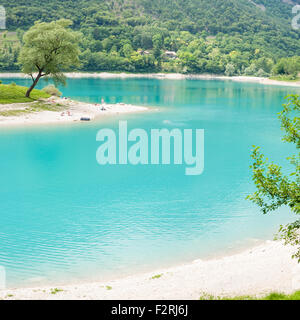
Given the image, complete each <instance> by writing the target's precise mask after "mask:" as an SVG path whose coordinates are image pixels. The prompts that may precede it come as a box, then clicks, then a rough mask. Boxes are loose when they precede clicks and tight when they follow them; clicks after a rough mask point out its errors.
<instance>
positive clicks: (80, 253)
mask: <svg viewBox="0 0 300 320" xmlns="http://www.w3.org/2000/svg"><path fill="white" fill-rule="evenodd" d="M10 81H11V80H7V79H4V80H3V82H4V83H8V82H10ZM14 81H15V82H16V83H18V84H26V85H28V83H29V82H28V81H26V80H17V79H14ZM44 85H45V83H41V84H40V86H44ZM61 90H62V91H63V93H64V96H69V97H72V98H75V99H79V100H83V101H95V102H96V101H97V102H99V101H100V99H101V97H102V96H103V97H104V98H105V100H106V102H112V103H116V102H125V103H132V104H138V105H147V106H150V107H159V110H158V111H155V112H151V113H143V114H134V115H119V116H115V117H107V118H106V120H105V122H98V123H95V122H94V123H85V124H79V125H78V124H77V125H62V126H48V127H47V126H41V127H24V128H18V129H16V128H14V129H4V128H2V129H1V130H0V164H1V180H0V181H1V183H0V200H1V201H0V265H3V266H5V267H6V269H7V277H8V285H9V286H25V285H26V286H27V285H36V284H40V283H47V282H50V283H59V282H65V281H71V280H74V279H76V280H79V279H80V280H82V279H85V280H95V279H98V280H100V279H104V278H110V277H116V276H120V275H123V274H130V273H134V272H138V271H144V270H150V269H153V268H158V267H162V266H169V265H173V264H177V263H180V262H183V261H190V260H193V259H195V258H201V257H207V256H208V255H212V254H217V253H218V254H219V253H222V252H224V251H228V249H229V248H238V247H241V246H243V245H246V244H247V243H249V242H250V240H251V239H268V238H271V237H272V235H273V233H274V232H275V231H276V230H277V228H278V226H279V224H280V223H285V222H289V221H291V220H293V218H294V217H293V216H292V215H291V214H290V212H289V210H288V209H287V208H283V209H281V210H280V211H279V212H278V213H276V214H272V215H268V216H263V215H262V214H261V213H260V212H259V210H258V208H257V207H255V206H254V205H252V204H251V203H249V202H248V201H246V200H245V197H246V195H248V194H249V193H250V192H252V191H253V190H254V187H253V184H252V181H251V173H250V169H249V165H250V157H249V154H250V150H251V146H252V145H253V144H256V145H260V146H262V147H263V151H264V152H265V153H266V154H267V155H268V156H269V157H270V158H272V159H273V160H274V161H278V162H280V163H282V164H283V163H285V162H284V160H283V159H284V158H285V157H286V156H287V155H288V153H290V152H291V151H292V148H291V147H290V146H288V145H287V144H283V143H281V136H282V132H281V130H280V128H279V121H278V119H277V112H279V111H280V109H281V104H282V103H283V99H284V97H285V96H286V95H287V94H289V93H297V92H299V90H298V89H295V88H284V87H272V86H262V85H258V84H246V83H234V82H222V81H196V80H184V81H171V80H153V79H127V80H118V79H117V80H115V79H114V80H100V79H81V80H78V79H77V80H68V86H67V87H66V88H61ZM119 119H127V120H128V125H129V127H130V128H136V127H137V128H144V129H146V130H148V131H150V130H151V129H152V128H163V127H167V128H176V127H177V128H182V129H184V128H194V129H196V128H203V129H205V171H204V173H203V174H202V175H201V176H185V174H184V167H181V166H179V167H178V166H176V167H175V166H151V165H149V166H131V165H127V166H106V167H101V166H99V165H98V164H97V162H96V158H95V155H96V150H97V147H98V146H99V143H98V142H96V133H97V131H98V130H99V129H101V128H102V127H103V126H105V127H111V128H117V126H118V120H119ZM165 120H168V121H167V122H166V121H165Z"/></svg>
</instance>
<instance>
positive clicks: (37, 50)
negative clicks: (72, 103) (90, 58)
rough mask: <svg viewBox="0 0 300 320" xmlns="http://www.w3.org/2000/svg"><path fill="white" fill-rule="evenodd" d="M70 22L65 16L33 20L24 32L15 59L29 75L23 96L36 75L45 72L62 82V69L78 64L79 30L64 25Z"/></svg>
mask: <svg viewBox="0 0 300 320" xmlns="http://www.w3.org/2000/svg"><path fill="white" fill-rule="evenodd" d="M71 24H72V22H71V21H70V20H65V19H62V20H58V21H53V22H50V23H45V22H43V23H40V22H37V23H35V25H34V26H33V27H31V28H30V29H29V30H28V31H27V32H26V33H25V34H24V37H23V42H24V45H23V47H22V48H21V51H20V55H19V63H20V64H21V66H22V72H24V73H25V74H28V75H30V77H31V79H32V85H31V86H30V88H29V89H28V90H27V92H26V97H29V96H30V92H31V91H32V90H33V89H34V87H35V86H36V85H37V83H38V81H39V80H40V78H42V77H45V76H48V77H51V78H53V79H54V81H55V82H56V83H64V82H65V78H64V75H63V73H62V72H63V71H66V70H68V69H69V68H70V67H71V66H78V65H79V58H78V55H79V53H80V51H79V47H78V40H79V34H78V33H77V32H74V31H72V30H69V29H68V27H69V26H70V25H71Z"/></svg>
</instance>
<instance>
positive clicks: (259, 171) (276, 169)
mask: <svg viewBox="0 0 300 320" xmlns="http://www.w3.org/2000/svg"><path fill="white" fill-rule="evenodd" d="M299 111H300V101H299V96H298V95H292V96H289V97H288V103H287V104H284V105H283V111H282V112H280V113H279V119H280V120H281V128H282V130H284V131H285V135H284V137H283V139H282V140H283V141H285V142H289V143H293V144H295V145H296V150H297V155H293V156H291V157H289V158H287V160H289V162H290V164H291V165H292V167H293V170H292V173H290V174H289V175H284V174H283V172H282V168H281V167H280V166H278V165H276V164H274V163H269V161H268V159H266V158H265V157H264V155H263V154H262V153H261V152H260V148H259V147H255V146H254V149H253V150H252V155H251V158H252V159H253V164H252V165H251V166H250V168H251V169H252V171H253V181H254V183H255V185H256V189H257V191H256V192H254V193H253V194H252V195H249V196H248V197H247V199H249V200H251V201H252V202H254V203H255V204H257V205H258V206H259V207H260V208H261V210H262V212H263V213H264V214H267V213H269V212H271V211H274V210H276V209H278V208H279V207H281V206H283V205H285V206H288V207H290V209H291V211H292V212H294V213H296V214H300V152H299V148H300V117H299ZM277 239H283V240H284V241H285V244H292V245H294V246H297V252H296V253H295V255H293V258H297V259H298V262H299V263H300V220H297V221H295V222H294V223H291V224H288V225H286V226H281V227H280V229H279V233H278V235H277Z"/></svg>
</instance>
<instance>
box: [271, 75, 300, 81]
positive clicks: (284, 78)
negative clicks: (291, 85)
mask: <svg viewBox="0 0 300 320" xmlns="http://www.w3.org/2000/svg"><path fill="white" fill-rule="evenodd" d="M270 79H271V80H277V81H288V82H297V81H300V78H299V77H295V76H294V75H278V76H273V77H270Z"/></svg>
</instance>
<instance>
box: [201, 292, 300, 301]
mask: <svg viewBox="0 0 300 320" xmlns="http://www.w3.org/2000/svg"><path fill="white" fill-rule="evenodd" d="M200 300H300V291H296V292H295V293H292V294H284V293H278V292H273V293H270V294H268V295H266V296H263V297H260V298H257V297H253V296H237V297H225V298H220V297H214V296H211V295H204V296H202V297H200Z"/></svg>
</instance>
